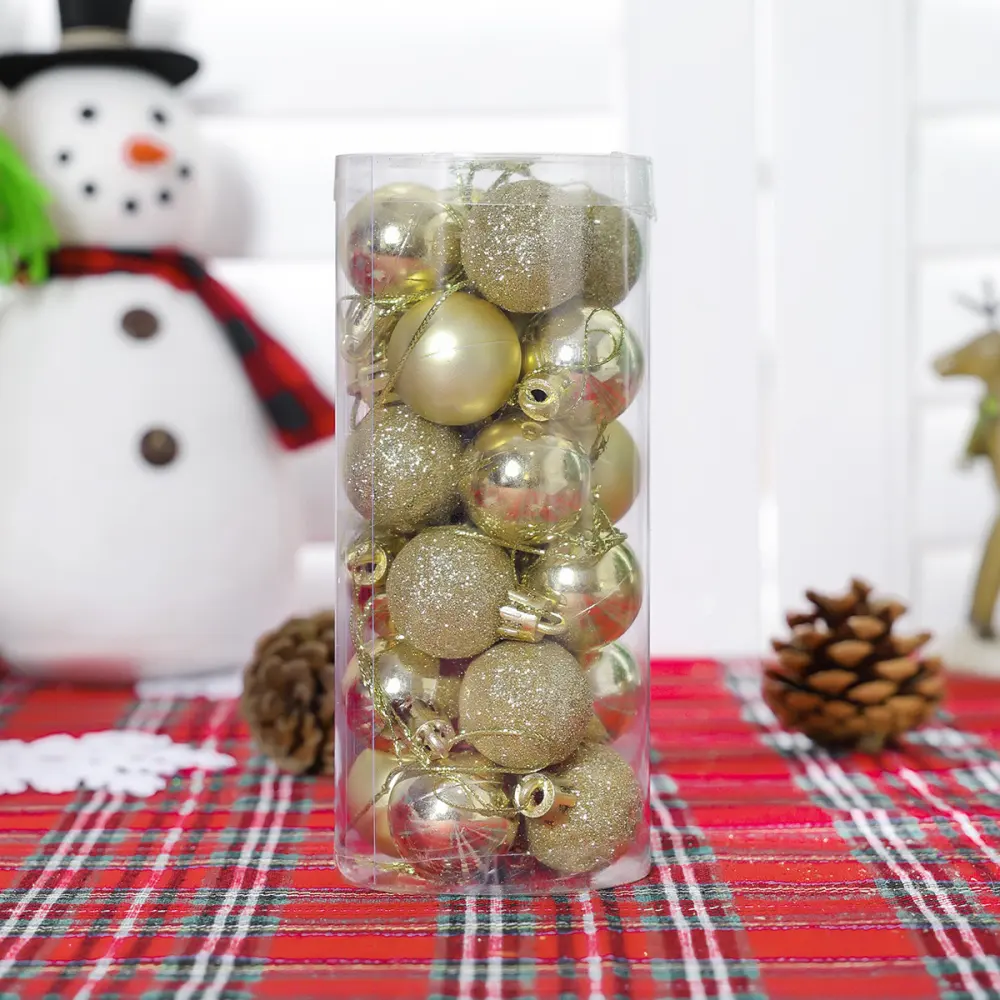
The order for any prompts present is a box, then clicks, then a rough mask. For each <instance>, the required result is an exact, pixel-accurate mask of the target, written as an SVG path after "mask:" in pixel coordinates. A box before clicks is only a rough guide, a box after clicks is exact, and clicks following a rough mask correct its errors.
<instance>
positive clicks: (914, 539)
mask: <svg viewBox="0 0 1000 1000" xmlns="http://www.w3.org/2000/svg"><path fill="white" fill-rule="evenodd" d="M55 7H56V4H55V0H51V2H50V0H4V2H3V3H2V4H0V47H2V48H4V49H15V48H24V47H32V48H34V47H50V46H52V45H53V44H54V42H55V37H56V18H55ZM374 16H375V15H373V13H372V11H371V10H370V9H369V8H368V7H366V6H365V5H357V4H345V3H334V2H330V0H283V2H282V3H281V4H280V5H271V4H257V3H247V2H246V0H136V16H135V33H136V35H137V37H138V38H139V39H140V40H144V41H153V42H158V43H166V44H172V45H177V46H180V47H182V48H184V49H186V50H189V51H192V52H194V53H195V54H197V55H199V56H200V57H202V59H203V61H204V71H203V72H202V74H201V75H200V76H199V77H198V78H196V80H195V81H194V83H193V85H192V86H191V88H190V95H191V99H192V100H193V101H194V102H195V103H196V105H197V107H198V108H199V109H200V111H201V112H202V115H203V121H204V127H205V129H206V130H207V132H208V134H209V136H210V137H211V138H212V140H213V141H214V142H215V144H216V147H217V149H218V150H219V152H220V156H221V158H222V161H223V164H224V165H227V171H228V174H229V176H230V177H231V178H232V185H233V188H232V189H233V190H234V191H236V192H237V193H238V194H239V195H240V196H241V197H242V198H243V199H244V200H245V201H248V203H249V204H250V205H252V211H251V212H250V214H249V215H247V216H245V217H243V218H241V219H240V224H239V225H238V226H230V227H223V228H221V229H220V233H223V234H225V238H224V239H220V242H219V245H218V248H217V249H218V255H217V260H216V262H215V267H216V270H217V272H218V273H219V274H220V276H221V277H223V278H224V279H225V280H228V281H230V282H231V283H232V284H233V285H234V286H235V287H236V289H237V290H239V291H242V292H244V293H245V294H246V295H247V296H248V297H249V298H251V299H252V301H253V303H254V304H255V305H256V306H257V307H258V308H259V309H260V310H261V312H262V313H263V315H264V318H265V319H267V320H271V321H272V322H273V325H274V326H275V327H276V328H278V329H280V330H282V331H283V332H286V333H288V334H290V335H291V340H292V342H293V344H294V345H295V346H297V347H298V349H299V350H300V352H301V353H302V354H303V355H304V357H305V358H306V359H307V360H308V361H309V362H311V363H312V364H313V366H314V367H316V368H317V370H318V371H319V372H320V374H321V377H322V378H324V379H325V380H327V381H332V378H333V368H332V366H333V362H334V353H335V352H334V350H333V331H332V316H333V305H334V299H333V287H332V276H333V264H332V255H333V248H334V244H335V239H334V215H333V203H332V182H333V165H334V157H335V155H336V154H337V153H340V152H349V151H358V150H369V151H388V150H396V151H417V152H418V151H428V150H465V151H476V150H480V151H482V150H489V151H494V150H501V151H503V150H506V151H524V150H535V151H539V150H545V151H552V152H599V151H607V150H612V149H627V150H629V151H634V152H640V153H647V154H649V155H652V156H653V157H654V158H655V161H656V195H657V203H658V210H659V222H658V223H657V226H656V229H655V233H654V252H653V258H652V276H653V296H654V318H653V328H652V337H653V341H654V351H653V359H652V372H651V378H652V379H653V381H654V383H655V385H656V391H655V393H654V394H653V397H652V398H653V422H654V434H653V441H654V449H653V468H652V474H651V478H652V484H653V501H652V503H653V531H652V538H653V549H654V553H653V564H654V574H653V601H654V603H655V606H656V613H655V614H654V615H653V627H654V635H653V642H654V649H655V650H656V651H659V652H662V653H667V652H674V653H679V652H680V653H683V652H699V653H704V652H724V651H744V652H745V651H748V650H754V649H757V648H758V647H760V646H761V645H762V642H763V639H764V636H765V635H766V634H767V633H768V632H769V631H770V630H772V629H773V628H776V627H778V621H779V612H780V609H781V608H782V607H784V606H786V605H788V604H790V603H794V602H795V601H796V598H797V595H798V594H799V593H800V592H801V590H802V589H803V588H804V587H805V586H809V585H816V586H820V587H836V586H838V585H841V584H842V583H844V582H845V581H846V578H847V577H848V576H849V575H850V574H852V573H863V574H866V575H868V576H869V577H870V578H871V579H872V580H873V581H874V582H876V583H878V584H879V585H881V586H884V587H887V588H890V589H892V590H895V591H897V592H899V593H902V594H905V595H907V596H910V597H912V598H913V599H914V601H915V612H916V615H917V616H919V617H920V619H921V621H926V622H928V623H930V624H931V625H932V626H934V627H936V628H946V627H947V626H949V625H950V624H951V623H953V622H955V621H957V620H958V619H959V618H960V617H961V614H962V612H963V608H964V602H965V599H966V593H967V589H968V578H969V574H970V568H971V565H972V562H973V560H974V558H975V551H976V546H977V545H978V543H979V540H980V538H981V536H982V534H983V531H984V529H985V527H986V525H987V522H988V521H989V519H990V518H991V517H992V510H993V507H994V498H993V496H992V493H991V490H990V487H989V484H988V480H987V478H986V476H985V475H984V473H985V470H983V469H979V470H976V472H975V473H973V474H971V475H968V474H961V475H960V474H958V473H957V472H955V471H954V466H955V460H956V458H957V455H958V452H959V450H960V448H961V444H962V437H963V435H964V434H965V433H966V431H967V430H968V426H969V423H970V421H971V419H972V412H971V409H970V399H971V398H973V396H972V395H970V392H972V393H973V394H974V390H972V387H961V386H956V385H953V384H952V385H947V386H945V385H943V384H941V383H940V382H938V381H937V380H936V379H935V378H934V377H932V376H931V375H930V374H929V373H928V361H929V359H930V358H931V357H932V356H933V354H935V353H936V352H937V351H939V350H941V349H942V348H944V347H947V346H950V345H951V344H952V343H954V342H956V341H958V340H960V339H962V338H963V337H965V336H967V335H969V334H971V333H972V332H973V330H974V326H975V324H974V323H972V322H970V317H969V315H968V314H966V313H965V312H963V311H962V310H960V309H959V308H958V307H956V306H955V305H954V304H953V294H954V293H955V292H956V291H963V290H964V291H969V292H974V291H975V290H976V289H977V287H978V285H979V283H980V281H981V279H982V278H983V277H984V276H985V275H987V274H992V275H993V276H994V277H995V279H996V280H997V283H998V287H1000V198H998V197H997V196H996V194H995V186H996V185H995V179H996V178H997V177H1000V59H998V58H997V53H998V52H1000V2H998V0H756V3H755V2H753V0H697V2H695V0H506V2H505V3H504V4H503V5H501V6H497V5H495V4H483V3H470V2H468V0H424V2H423V3H420V4H414V3H412V2H410V0H382V2H381V3H380V4H379V5H378V13H377V24H376V23H374V22H373V21H372V20H371V18H373V17H374ZM239 185H242V187H240V186H239ZM303 475H304V480H305V482H306V484H307V486H308V488H309V489H310V495H311V507H312V511H313V521H314V534H315V536H316V538H317V540H318V543H319V545H318V547H315V548H314V549H313V550H312V558H313V560H314V561H316V563H317V565H319V564H320V563H321V562H322V560H323V559H324V558H328V557H329V552H328V551H325V550H324V549H323V547H322V544H323V541H324V540H325V539H328V538H329V536H330V533H331V518H330V511H329V500H328V497H329V496H330V494H331V493H332V488H331V484H330V478H329V453H328V452H324V451H322V450H321V451H319V452H318V453H317V454H315V455H314V456H312V457H311V458H310V459H309V460H308V462H306V463H304V467H303Z"/></svg>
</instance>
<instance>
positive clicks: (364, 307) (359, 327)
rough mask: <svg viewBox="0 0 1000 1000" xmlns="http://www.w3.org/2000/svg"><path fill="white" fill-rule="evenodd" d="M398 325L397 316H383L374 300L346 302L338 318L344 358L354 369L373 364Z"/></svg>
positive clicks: (385, 314)
mask: <svg viewBox="0 0 1000 1000" xmlns="http://www.w3.org/2000/svg"><path fill="white" fill-rule="evenodd" d="M395 323H396V317H395V315H394V314H391V313H388V314H387V313H383V312H381V311H380V310H379V308H378V306H377V305H376V304H375V302H374V301H373V300H372V299H366V298H347V299H345V300H344V301H343V302H341V304H340V308H339V310H338V316H337V326H338V342H339V344H340V354H341V357H343V359H344V360H345V361H349V362H351V363H352V364H353V365H370V364H372V363H374V361H375V360H376V358H377V357H378V356H379V355H380V354H381V352H382V351H383V350H384V348H385V344H386V342H387V341H388V339H389V334H390V333H392V328H393V326H394V325H395Z"/></svg>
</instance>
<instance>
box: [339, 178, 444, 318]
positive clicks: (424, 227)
mask: <svg viewBox="0 0 1000 1000" xmlns="http://www.w3.org/2000/svg"><path fill="white" fill-rule="evenodd" d="M460 228H461V227H460V224H459V221H458V219H457V218H456V217H455V215H454V213H453V211H452V210H451V209H450V208H449V206H448V204H447V202H446V201H445V200H444V198H443V197H442V195H441V194H440V193H439V192H437V191H434V190H433V189H431V188H428V187H424V186H422V185H420V184H410V183H396V184H387V185H385V186H384V187H381V188H378V190H376V191H374V192H372V194H370V195H368V196H367V197H365V198H362V199H361V200H360V201H359V202H358V203H357V204H356V205H355V206H354V207H353V208H352V209H351V210H350V212H348V214H347V217H346V218H345V219H344V221H343V226H342V229H343V236H342V237H341V248H340V259H341V260H342V261H343V262H344V267H345V268H346V271H347V276H348V278H350V281H351V284H352V285H354V287H355V289H356V290H357V291H358V292H360V293H361V295H364V296H374V297H375V298H395V297H398V296H406V295H419V294H421V293H424V292H429V291H431V290H432V289H434V288H436V287H438V286H439V285H440V284H441V283H442V282H443V281H445V280H446V279H447V278H448V277H449V276H450V275H451V274H452V273H454V272H455V271H456V270H457V269H458V265H459V259H460V254H461V248H460Z"/></svg>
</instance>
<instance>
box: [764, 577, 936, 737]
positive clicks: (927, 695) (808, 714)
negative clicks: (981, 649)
mask: <svg viewBox="0 0 1000 1000" xmlns="http://www.w3.org/2000/svg"><path fill="white" fill-rule="evenodd" d="M870 594H871V587H870V586H868V584H866V583H864V582H863V581H861V580H852V581H851V588H850V590H849V591H848V592H847V593H846V594H844V595H843V596H842V597H830V596H826V595H823V594H818V593H816V592H815V591H812V590H807V591H806V597H808V599H809V600H810V602H811V603H812V605H813V607H814V609H815V610H813V611H811V612H809V613H804V614H797V613H794V612H791V613H789V614H788V615H787V618H786V620H787V622H788V625H789V628H791V630H792V637H791V641H789V642H785V641H782V640H779V639H775V640H773V642H772V645H773V646H774V650H775V652H776V653H777V654H778V663H777V664H776V665H773V666H771V667H769V668H768V670H767V671H766V674H765V679H764V700H765V701H766V702H767V704H768V705H769V706H770V708H771V710H772V711H773V712H774V714H775V715H776V716H777V717H778V719H779V720H780V721H781V723H782V725H783V726H785V727H786V728H788V729H795V730H800V731H801V732H803V733H805V734H806V735H807V736H809V737H811V738H812V739H814V740H816V742H817V743H823V744H827V745H831V746H856V747H859V748H862V749H867V750H875V751H877V750H879V749H881V748H882V746H884V745H885V743H886V742H887V741H890V740H894V739H895V738H897V737H899V736H901V735H902V734H903V733H905V732H907V731H908V730H910V729H913V728H915V727H916V726H919V725H921V724H922V723H923V722H925V721H926V720H927V719H928V718H929V717H930V716H931V714H932V713H933V711H934V709H935V707H936V706H937V705H938V703H939V702H940V701H941V698H942V696H943V694H944V682H945V678H944V673H943V672H942V664H941V661H940V660H939V659H936V658H931V657H928V658H926V659H922V658H919V657H917V656H915V655H913V654H915V653H916V651H917V650H918V649H920V647H921V646H923V645H924V644H925V643H927V642H928V641H929V640H930V638H931V634H930V633H929V632H921V633H920V634H919V635H915V636H901V635H894V634H893V631H892V629H893V625H894V623H895V622H896V620H897V619H898V618H900V617H901V616H902V615H904V614H905V613H906V607H905V606H904V605H902V604H900V603H899V602H898V601H892V600H881V599H876V598H872V597H870V596H869V595H870Z"/></svg>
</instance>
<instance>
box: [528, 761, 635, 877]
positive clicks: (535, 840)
mask: <svg viewBox="0 0 1000 1000" xmlns="http://www.w3.org/2000/svg"><path fill="white" fill-rule="evenodd" d="M549 773H550V774H551V776H552V778H553V779H554V780H555V781H556V782H557V784H559V785H562V786H563V787H564V788H567V789H569V790H570V791H572V792H573V793H574V794H575V795H576V804H575V805H572V806H570V807H568V808H565V809H559V810H557V811H556V812H555V813H554V814H553V815H550V816H546V817H544V818H541V819H525V821H524V822H525V830H526V833H527V839H528V850H529V851H531V853H532V854H533V855H534V856H535V857H536V858H537V859H538V860H539V861H540V862H541V863H542V864H543V865H545V866H546V867H547V868H551V869H552V870H553V871H555V872H558V873H559V874H560V875H582V874H584V873H585V872H592V871H597V870H598V869H601V868H606V867H607V866H608V865H610V864H612V863H613V862H615V861H617V860H618V858H620V857H621V856H622V855H623V854H624V853H625V852H626V851H627V850H628V847H629V844H630V843H631V842H632V839H633V837H634V836H635V831H636V827H637V826H638V824H639V820H640V818H641V817H642V789H641V788H640V787H639V781H638V779H637V778H636V776H635V773H634V772H633V770H632V768H631V767H629V765H628V762H627V761H626V760H625V759H624V758H623V757H622V756H621V755H620V754H619V753H617V752H616V751H615V750H612V749H611V747H608V746H603V745H601V744H597V743H585V744H584V745H583V746H582V747H580V749H579V750H578V751H577V752H576V753H575V754H574V755H573V756H572V757H571V758H570V759H569V760H568V761H566V763H565V764H562V765H561V766H559V767H557V768H554V769H553V770H552V771H550V772H549Z"/></svg>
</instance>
